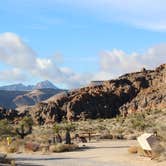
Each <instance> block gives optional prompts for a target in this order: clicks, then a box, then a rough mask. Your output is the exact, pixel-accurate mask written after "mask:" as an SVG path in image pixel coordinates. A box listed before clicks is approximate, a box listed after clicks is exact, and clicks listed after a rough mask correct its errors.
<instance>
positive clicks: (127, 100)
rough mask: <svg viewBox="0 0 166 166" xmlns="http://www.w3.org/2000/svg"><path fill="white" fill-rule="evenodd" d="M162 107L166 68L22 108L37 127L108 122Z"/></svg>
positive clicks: (119, 79) (134, 74) (75, 91)
mask: <svg viewBox="0 0 166 166" xmlns="http://www.w3.org/2000/svg"><path fill="white" fill-rule="evenodd" d="M165 106H166V64H163V65H160V66H159V67H157V68H156V69H155V70H146V69H142V70H141V71H140V72H135V73H130V74H125V75H123V76H121V77H119V78H118V79H116V80H109V81H104V82H102V84H101V85H94V86H92V85H90V86H87V87H84V88H80V89H77V90H73V91H70V92H65V93H61V94H59V95H56V96H54V97H52V98H50V99H49V100H47V101H45V102H41V103H38V104H37V105H35V106H33V107H30V108H26V110H28V111H29V113H30V114H31V115H32V117H33V119H34V120H35V122H36V123H37V124H46V123H53V122H59V121H61V120H62V119H63V118H66V119H68V120H78V119H97V118H112V117H115V116H117V115H118V114H122V115H124V116H126V115H127V114H130V113H132V112H139V111H146V110H150V109H162V108H165Z"/></svg>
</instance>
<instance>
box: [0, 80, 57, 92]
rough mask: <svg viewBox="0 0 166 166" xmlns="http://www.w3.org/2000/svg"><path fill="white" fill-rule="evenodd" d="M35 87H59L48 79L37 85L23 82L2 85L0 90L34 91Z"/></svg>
mask: <svg viewBox="0 0 166 166" xmlns="http://www.w3.org/2000/svg"><path fill="white" fill-rule="evenodd" d="M35 89H59V88H57V87H56V86H55V85H54V84H53V83H51V82H50V81H48V80H45V81H41V82H38V83H36V85H24V84H23V83H18V84H10V85H5V86H0V90H6V91H32V90H35Z"/></svg>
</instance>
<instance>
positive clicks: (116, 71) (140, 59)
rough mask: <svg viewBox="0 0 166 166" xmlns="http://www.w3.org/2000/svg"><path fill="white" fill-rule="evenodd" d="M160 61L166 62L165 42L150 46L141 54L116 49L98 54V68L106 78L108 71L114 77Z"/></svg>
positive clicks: (151, 65)
mask: <svg viewBox="0 0 166 166" xmlns="http://www.w3.org/2000/svg"><path fill="white" fill-rule="evenodd" d="M162 63H166V43H165V44H160V45H156V46H154V47H151V48H149V49H148V50H147V51H146V52H145V53H143V54H141V53H136V52H135V53H131V54H127V53H125V52H124V51H122V50H117V49H114V50H112V51H105V52H102V53H101V54H100V70H101V72H102V73H103V75H105V78H107V79H109V78H108V77H107V74H108V73H111V74H112V76H113V77H115V76H120V75H121V74H124V73H128V72H134V71H139V70H140V69H141V68H143V67H145V68H147V69H152V68H155V67H156V66H158V65H160V64H162ZM104 73H105V74H104ZM101 76H102V75H101ZM108 76H109V75H108Z"/></svg>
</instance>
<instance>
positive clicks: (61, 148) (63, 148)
mask: <svg viewBox="0 0 166 166" xmlns="http://www.w3.org/2000/svg"><path fill="white" fill-rule="evenodd" d="M76 149H78V146H77V145H75V144H55V145H51V146H50V151H51V152H57V153H58V152H69V151H74V150H76Z"/></svg>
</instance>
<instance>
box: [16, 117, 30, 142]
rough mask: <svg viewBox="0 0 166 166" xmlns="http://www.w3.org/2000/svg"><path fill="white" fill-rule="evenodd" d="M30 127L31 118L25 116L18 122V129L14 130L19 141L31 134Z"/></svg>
mask: <svg viewBox="0 0 166 166" xmlns="http://www.w3.org/2000/svg"><path fill="white" fill-rule="evenodd" d="M32 125H33V120H32V118H31V117H30V116H26V117H24V118H23V119H22V120H21V121H20V122H19V124H18V127H17V128H16V133H17V134H18V135H19V136H20V138H21V139H24V137H25V136H27V135H29V134H31V133H32Z"/></svg>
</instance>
